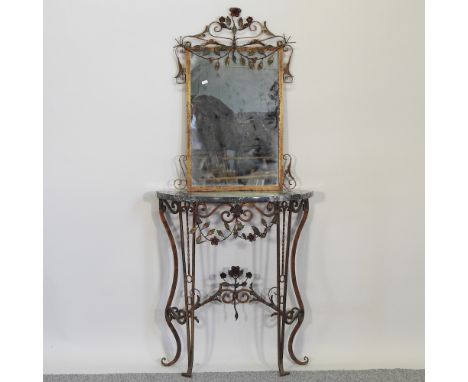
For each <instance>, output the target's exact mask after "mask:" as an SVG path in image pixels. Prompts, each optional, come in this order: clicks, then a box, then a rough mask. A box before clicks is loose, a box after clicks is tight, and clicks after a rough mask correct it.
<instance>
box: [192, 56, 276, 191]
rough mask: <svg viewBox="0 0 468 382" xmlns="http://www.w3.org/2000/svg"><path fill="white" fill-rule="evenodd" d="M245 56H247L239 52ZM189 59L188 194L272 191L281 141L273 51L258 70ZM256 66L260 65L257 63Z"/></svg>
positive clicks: (245, 64)
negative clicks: (198, 190)
mask: <svg viewBox="0 0 468 382" xmlns="http://www.w3.org/2000/svg"><path fill="white" fill-rule="evenodd" d="M244 53H245V55H246V56H247V57H248V52H244ZM187 54H188V55H190V65H188V67H190V73H189V76H190V77H189V78H188V79H189V80H188V81H187V86H189V89H188V96H189V97H190V104H188V105H187V108H188V110H187V112H188V118H187V124H188V133H189V134H188V135H189V136H188V137H187V139H188V150H187V152H188V153H189V184H190V183H191V187H192V189H196V188H198V189H209V188H214V189H218V188H223V189H226V190H227V189H277V187H278V185H279V173H280V172H279V170H280V169H279V161H278V158H280V155H281V153H280V148H279V145H278V143H279V142H280V141H281V139H280V136H281V135H280V133H281V127H280V123H281V121H280V118H281V116H280V111H281V96H280V94H281V93H280V91H281V89H280V87H281V86H280V84H279V78H280V75H282V74H281V73H279V69H278V68H279V67H280V65H278V57H279V56H278V54H279V53H278V52H275V53H274V54H272V55H271V56H270V57H269V59H268V61H267V60H263V61H265V62H264V63H262V65H261V67H258V65H249V64H251V62H250V61H249V60H248V59H247V60H246V59H243V58H242V57H243V56H237V59H234V61H235V62H233V56H232V55H228V56H227V57H229V62H227V63H226V62H225V60H220V61H221V62H219V61H216V62H215V63H213V62H212V61H210V60H207V59H205V58H201V57H199V56H198V55H197V54H194V53H189V52H188V53H187ZM259 62H260V61H259Z"/></svg>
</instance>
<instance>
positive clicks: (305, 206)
mask: <svg viewBox="0 0 468 382" xmlns="http://www.w3.org/2000/svg"><path fill="white" fill-rule="evenodd" d="M302 210H303V214H302V219H301V221H300V223H299V226H298V227H297V231H296V234H295V236H294V241H293V246H292V251H291V282H292V286H293V289H294V294H295V296H296V300H297V304H298V305H299V309H300V310H301V311H302V314H300V315H299V316H298V318H297V323H296V325H295V326H294V328H293V330H292V331H291V334H290V335H289V341H288V352H289V356H290V357H291V359H292V360H293V361H294V362H295V363H297V364H298V365H307V363H309V358H308V357H306V356H305V357H304V360H303V361H301V360H300V359H298V358H297V357H296V355H295V354H294V349H293V344H294V338H295V337H296V334H297V332H298V330H299V328H300V327H301V325H302V322H303V321H304V313H303V312H304V303H303V301H302V298H301V293H300V292H299V287H298V285H297V279H296V250H297V243H298V241H299V237H300V235H301V232H302V228H304V224H305V222H306V220H307V215H308V214H309V200H308V199H305V200H303V201H302Z"/></svg>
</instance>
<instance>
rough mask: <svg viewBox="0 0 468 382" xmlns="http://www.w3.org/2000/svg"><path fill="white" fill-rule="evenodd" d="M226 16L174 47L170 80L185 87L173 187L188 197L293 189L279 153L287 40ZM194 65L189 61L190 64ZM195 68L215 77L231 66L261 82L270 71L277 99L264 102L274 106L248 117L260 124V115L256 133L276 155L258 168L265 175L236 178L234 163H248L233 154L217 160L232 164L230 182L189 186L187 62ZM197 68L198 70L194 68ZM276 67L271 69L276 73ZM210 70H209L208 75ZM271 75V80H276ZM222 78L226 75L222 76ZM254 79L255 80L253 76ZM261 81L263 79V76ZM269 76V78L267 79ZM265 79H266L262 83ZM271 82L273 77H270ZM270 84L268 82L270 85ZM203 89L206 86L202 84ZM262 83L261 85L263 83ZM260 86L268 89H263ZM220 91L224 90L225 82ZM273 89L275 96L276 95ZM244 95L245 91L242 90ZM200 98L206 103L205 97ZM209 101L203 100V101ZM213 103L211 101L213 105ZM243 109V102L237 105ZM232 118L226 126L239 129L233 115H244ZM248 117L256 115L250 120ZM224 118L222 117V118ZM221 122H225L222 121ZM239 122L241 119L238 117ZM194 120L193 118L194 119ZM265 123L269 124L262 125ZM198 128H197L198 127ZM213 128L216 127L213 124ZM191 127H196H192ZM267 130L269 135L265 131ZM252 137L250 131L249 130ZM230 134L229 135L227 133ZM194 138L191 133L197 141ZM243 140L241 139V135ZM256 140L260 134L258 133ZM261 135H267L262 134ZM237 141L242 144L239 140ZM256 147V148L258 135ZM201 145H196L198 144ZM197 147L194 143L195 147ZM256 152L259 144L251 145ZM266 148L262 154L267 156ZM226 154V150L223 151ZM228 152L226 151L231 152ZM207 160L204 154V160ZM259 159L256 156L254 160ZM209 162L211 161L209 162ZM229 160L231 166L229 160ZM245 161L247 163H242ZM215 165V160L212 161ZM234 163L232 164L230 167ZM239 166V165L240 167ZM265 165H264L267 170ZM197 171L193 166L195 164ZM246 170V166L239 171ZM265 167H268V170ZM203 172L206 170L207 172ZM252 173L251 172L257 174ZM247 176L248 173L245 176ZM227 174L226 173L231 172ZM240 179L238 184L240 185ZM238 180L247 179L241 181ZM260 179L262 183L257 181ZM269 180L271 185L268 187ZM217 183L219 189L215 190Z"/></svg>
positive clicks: (233, 14)
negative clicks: (269, 141) (181, 144)
mask: <svg viewBox="0 0 468 382" xmlns="http://www.w3.org/2000/svg"><path fill="white" fill-rule="evenodd" d="M229 11H230V14H229V15H228V16H222V17H219V19H218V20H216V21H213V22H212V23H210V24H209V25H207V26H206V27H205V29H204V30H203V31H202V32H201V33H199V34H195V35H189V36H185V37H180V38H179V39H178V40H176V41H177V45H176V46H175V47H174V52H175V56H176V58H177V64H178V73H177V75H176V76H175V78H176V82H177V83H179V84H185V86H186V88H185V90H186V91H185V93H186V94H185V97H186V100H185V109H186V110H185V112H186V118H185V124H186V127H185V137H186V144H185V146H186V154H185V155H182V156H180V158H179V163H180V166H181V170H182V177H181V178H179V179H177V180H176V181H175V183H174V184H175V186H176V188H178V189H186V190H187V191H189V192H192V191H280V190H282V189H290V188H294V186H295V180H294V178H293V177H292V175H291V157H290V156H289V155H288V154H284V153H283V83H288V82H292V81H293V76H292V74H291V72H290V70H289V65H290V62H291V57H292V53H293V49H292V46H291V44H292V42H291V41H290V38H289V37H288V38H287V37H286V36H285V35H281V36H280V35H275V34H273V33H271V32H270V30H269V29H268V28H267V25H266V21H264V22H263V23H262V22H259V21H255V20H254V19H253V18H252V17H250V16H249V17H247V18H246V19H245V20H244V19H243V18H242V17H241V16H240V13H241V10H240V9H239V8H230V10H229ZM194 60H195V61H194ZM196 61H198V62H201V63H203V65H205V66H207V65H209V66H210V67H212V68H213V69H214V70H215V71H216V72H217V73H216V75H217V76H218V77H219V73H223V70H228V67H229V66H230V65H232V64H234V65H237V67H239V68H240V69H242V70H244V68H243V67H245V70H247V71H248V70H250V71H251V74H250V73H249V77H250V78H252V75H255V76H261V75H262V74H261V73H262V71H263V72H264V73H267V70H270V72H268V73H272V72H273V70H274V71H275V76H276V75H277V77H276V79H275V81H277V83H276V82H274V83H273V85H272V86H271V89H273V88H274V90H271V89H270V90H271V93H272V94H273V96H274V95H276V97H277V99H274V98H273V96H271V97H270V98H271V99H272V100H273V105H274V106H275V109H274V112H272V111H268V112H264V111H263V112H258V113H256V112H252V111H251V112H250V116H249V118H250V121H252V119H253V118H261V115H264V117H263V118H264V120H260V123H262V122H263V125H262V127H263V128H264V130H265V131H267V132H270V131H273V132H274V136H272V138H274V139H273V141H275V139H276V143H275V144H274V147H273V146H272V147H271V149H272V150H274V152H275V153H276V162H274V160H275V156H274V155H273V156H272V157H268V158H270V159H269V160H268V161H267V160H266V159H263V162H262V163H263V165H262V166H263V167H266V169H265V170H264V171H265V174H263V175H262V174H257V175H256V174H255V173H254V172H251V173H250V174H253V175H242V176H241V175H240V174H241V173H240V172H239V171H240V170H237V168H238V165H237V162H238V161H240V160H243V159H244V160H245V161H247V163H249V162H248V160H249V157H248V156H247V157H244V158H243V157H241V158H239V157H237V155H238V154H237V152H236V154H233V155H234V157H229V156H227V157H226V156H225V155H224V154H223V158H222V159H223V160H224V161H225V162H226V163H227V162H229V163H234V162H235V163H236V165H235V166H234V167H235V168H236V171H237V172H236V174H235V175H234V176H228V177H222V176H221V177H216V176H213V177H211V178H201V179H203V180H206V179H207V180H208V183H209V182H213V184H206V183H205V184H197V182H194V177H193V156H192V145H193V144H192V140H193V137H192V130H193V126H191V124H192V123H193V120H192V119H193V112H192V111H193V105H192V69H193V68H192V67H193V62H196ZM199 66H201V64H199ZM276 67H277V69H276ZM208 70H211V69H208ZM276 71H277V74H276ZM224 73H226V72H224ZM257 73H258V74H257ZM263 76H264V77H266V76H267V74H263ZM270 76H272V74H271V75H270ZM266 78H268V77H266ZM271 78H273V77H271ZM271 78H270V80H271ZM204 82H206V83H208V81H202V82H201V83H202V84H203V83H204ZM265 82H266V80H265ZM264 85H265V86H266V85H268V83H265V84H264ZM226 86H229V85H228V83H227V80H226ZM276 89H277V91H276ZM247 91H248V89H247ZM205 97H207V96H206V95H205ZM208 97H209V96H208ZM211 98H213V99H214V100H215V101H216V102H218V103H217V104H216V105H221V106H222V107H224V108H227V109H229V107H228V106H227V105H225V104H223V102H222V101H221V100H219V99H215V97H211ZM204 99H207V98H204ZM213 102H214V101H213ZM243 102H244V103H245V100H244V101H243ZM273 113H274V117H273V120H274V121H275V122H274V125H272V124H271V119H272V118H271V115H273ZM231 114H233V115H235V116H236V118H237V119H236V120H234V122H232V123H233V124H235V123H237V125H236V126H237V128H238V129H240V128H241V127H239V126H242V123H241V122H240V121H239V118H240V117H239V118H238V117H237V115H239V114H240V115H244V114H249V113H246V112H245V113H244V112H242V111H241V112H240V113H239V112H238V111H236V113H231ZM252 114H256V115H260V116H256V117H253V116H252ZM226 115H228V114H226ZM267 116H270V117H269V118H270V120H268V121H267V120H266V118H267ZM226 118H227V117H226ZM244 118H247V117H245V116H244ZM195 120H196V118H195ZM267 122H269V123H267ZM199 123H201V122H199ZM219 123H222V121H221V122H219ZM195 124H196V122H195ZM251 124H253V125H254V127H253V129H254V130H255V129H256V127H255V122H251ZM268 129H270V130H268ZM252 131H253V130H252ZM231 132H232V131H231ZM198 134H199V133H198V132H197V135H198ZM246 134H247V133H246ZM258 134H260V133H258ZM264 134H267V133H264ZM239 139H242V138H239ZM256 139H257V141H258V142H260V140H259V138H258V135H257V138H256ZM200 140H201V139H200ZM196 143H197V142H196ZM257 145H258V147H260V143H258V144H257ZM268 149H269V147H268V148H267V149H265V150H268ZM224 150H225V151H226V152H227V150H226V149H224ZM200 151H201V152H202V153H208V151H207V150H206V147H205V151H203V150H200ZM231 151H232V150H231ZM207 155H208V154H205V156H206V157H207ZM251 155H253V156H252V157H251V158H250V159H252V160H253V161H256V162H255V163H256V164H257V166H259V164H258V163H259V159H260V158H267V157H261V156H257V157H256V156H254V154H251ZM258 155H261V154H258ZM210 158H211V157H210ZM232 158H234V160H232ZM246 158H247V159H246ZM204 160H205V162H206V161H208V162H211V161H210V159H206V158H205V159H204ZM216 160H217V161H219V158H216ZM236 161H237V162H236ZM245 161H244V163H246V162H245ZM267 163H268V164H267ZM198 165H199V164H198ZM244 166H247V165H244ZM268 166H270V167H268ZM271 167H276V168H275V169H274V171H270V169H271ZM209 170H212V168H210V169H209ZM257 170H258V167H257V168H256V169H255V170H250V171H257ZM245 171H249V169H248V167H247V170H245ZM231 172H232V171H231ZM241 178H242V180H240V179H241ZM244 178H250V179H247V180H245V179H244ZM262 178H263V180H261V179H262ZM223 179H224V180H226V179H233V180H234V179H237V184H232V183H231V184H222V182H223ZM272 180H276V182H273V183H272ZM242 182H247V183H248V182H257V183H258V182H260V183H261V182H270V183H268V184H261V185H258V184H252V183H250V184H242ZM220 183H221V184H220Z"/></svg>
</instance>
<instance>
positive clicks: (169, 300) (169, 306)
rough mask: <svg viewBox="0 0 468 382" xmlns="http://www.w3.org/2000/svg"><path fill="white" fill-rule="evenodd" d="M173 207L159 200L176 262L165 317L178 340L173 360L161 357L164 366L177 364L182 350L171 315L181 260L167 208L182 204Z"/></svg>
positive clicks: (160, 213) (162, 219)
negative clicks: (179, 259)
mask: <svg viewBox="0 0 468 382" xmlns="http://www.w3.org/2000/svg"><path fill="white" fill-rule="evenodd" d="M172 207H173V208H175V210H173V209H172V208H171V206H169V204H168V202H167V201H166V200H161V199H160V200H159V217H160V218H161V222H162V223H163V226H164V229H165V230H166V234H167V236H168V238H169V242H170V243H171V249H172V259H173V263H174V272H173V275H172V286H171V291H170V293H169V297H168V298H167V302H166V311H165V318H166V323H167V326H168V327H169V329H170V330H171V332H172V334H173V336H174V339H175V341H176V354H175V356H174V358H173V359H172V360H171V361H167V359H166V357H163V358H162V359H161V364H162V365H163V366H171V365H173V364H175V363H176V362H177V361H178V360H179V357H180V351H181V342H180V337H179V334H178V333H177V330H176V328H175V327H174V325H173V324H172V317H171V316H170V312H171V305H172V300H173V299H174V294H175V291H176V288H177V276H178V273H179V261H178V257H177V246H176V243H175V240H174V235H173V234H172V232H171V229H170V227H169V224H168V223H167V219H166V210H167V208H169V209H170V211H171V212H172V213H176V212H177V209H178V208H180V206H177V205H173V206H172Z"/></svg>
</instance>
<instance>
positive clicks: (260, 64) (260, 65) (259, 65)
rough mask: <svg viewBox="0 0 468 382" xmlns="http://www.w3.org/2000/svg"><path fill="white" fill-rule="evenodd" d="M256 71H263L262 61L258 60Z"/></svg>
mask: <svg viewBox="0 0 468 382" xmlns="http://www.w3.org/2000/svg"><path fill="white" fill-rule="evenodd" d="M257 69H258V70H262V69H263V60H260V62H259V63H258V66H257Z"/></svg>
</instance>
